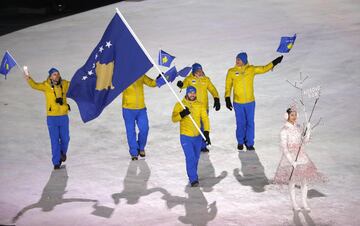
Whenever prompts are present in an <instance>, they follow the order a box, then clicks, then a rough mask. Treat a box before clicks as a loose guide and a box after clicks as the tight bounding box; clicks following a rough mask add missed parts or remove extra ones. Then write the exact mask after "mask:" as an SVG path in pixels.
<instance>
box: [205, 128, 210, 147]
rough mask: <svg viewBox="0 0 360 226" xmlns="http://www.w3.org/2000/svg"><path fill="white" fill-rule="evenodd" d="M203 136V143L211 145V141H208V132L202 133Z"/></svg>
mask: <svg viewBox="0 0 360 226" xmlns="http://www.w3.org/2000/svg"><path fill="white" fill-rule="evenodd" d="M204 136H205V138H206V139H205V142H206V145H211V141H210V136H209V131H204Z"/></svg>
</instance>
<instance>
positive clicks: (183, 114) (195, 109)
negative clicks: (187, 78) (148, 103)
mask: <svg viewBox="0 0 360 226" xmlns="http://www.w3.org/2000/svg"><path fill="white" fill-rule="evenodd" d="M182 103H183V104H184V106H185V109H184V108H183V107H182V106H181V104H180V103H176V104H175V106H174V110H173V113H172V121H173V122H180V142H181V146H182V148H183V150H184V154H185V158H186V171H187V175H188V177H189V181H190V184H191V186H192V187H195V186H198V185H199V178H198V174H197V168H198V163H199V158H200V152H201V144H202V137H201V135H200V133H199V131H198V130H197V129H196V127H195V125H194V124H193V122H192V121H191V119H190V117H189V116H188V115H190V114H191V116H192V118H193V119H194V121H195V122H196V124H197V126H200V122H201V121H202V123H203V125H204V136H205V138H206V143H207V144H211V141H210V137H209V131H210V123H209V118H208V114H207V112H206V108H205V106H204V105H203V104H201V103H200V102H198V101H197V100H196V88H195V87H193V86H188V87H187V89H186V96H185V98H184V99H183V101H182Z"/></svg>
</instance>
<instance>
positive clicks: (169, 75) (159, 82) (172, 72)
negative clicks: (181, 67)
mask: <svg viewBox="0 0 360 226" xmlns="http://www.w3.org/2000/svg"><path fill="white" fill-rule="evenodd" d="M177 75H178V72H177V70H176V67H175V66H174V67H172V68H170V69H169V70H168V71H167V72H165V74H164V76H165V78H166V80H167V81H168V82H173V81H174V80H175V78H176V77H177ZM165 83H166V82H165V81H164V78H163V77H162V76H161V77H160V78H158V79H156V85H157V86H158V87H161V86H163V85H164V84H165Z"/></svg>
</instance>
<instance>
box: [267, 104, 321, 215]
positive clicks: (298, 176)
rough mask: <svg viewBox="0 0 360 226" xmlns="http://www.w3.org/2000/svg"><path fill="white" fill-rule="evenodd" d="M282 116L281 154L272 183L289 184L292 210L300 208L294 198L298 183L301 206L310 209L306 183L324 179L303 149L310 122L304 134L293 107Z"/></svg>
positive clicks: (309, 131) (309, 129) (307, 137)
mask: <svg viewBox="0 0 360 226" xmlns="http://www.w3.org/2000/svg"><path fill="white" fill-rule="evenodd" d="M284 117H285V119H287V120H286V123H285V125H284V126H283V127H282V129H281V131H280V149H281V151H282V156H281V161H280V163H279V166H278V168H277V171H276V173H275V177H274V183H275V184H288V185H289V192H290V199H291V202H292V207H293V210H294V211H299V210H300V208H299V206H298V205H297V203H296V199H295V185H300V186H301V196H302V197H301V198H302V204H303V208H304V209H305V210H306V211H310V207H309V205H308V203H307V192H308V183H311V182H318V181H323V180H324V178H323V176H322V175H321V174H320V173H319V172H318V170H317V168H316V166H315V164H314V163H313V162H312V161H311V160H310V158H309V156H308V155H307V154H306V153H305V151H304V144H305V143H308V142H309V140H310V133H311V126H310V123H308V124H307V126H306V128H305V134H304V132H303V131H304V128H302V127H301V126H300V125H299V124H297V123H296V121H297V118H298V114H297V110H296V109H295V108H294V107H293V108H289V109H287V111H286V113H285V115H284ZM299 150H300V151H299ZM298 153H299V154H298ZM297 155H298V157H297V158H296V156H297ZM293 169H294V171H293ZM292 171H293V173H292V176H291V179H290V175H291V172H292Z"/></svg>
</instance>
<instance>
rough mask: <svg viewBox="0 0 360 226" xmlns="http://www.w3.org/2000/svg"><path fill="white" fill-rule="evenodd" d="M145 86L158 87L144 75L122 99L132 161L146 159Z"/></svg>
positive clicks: (130, 87)
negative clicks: (137, 132)
mask: <svg viewBox="0 0 360 226" xmlns="http://www.w3.org/2000/svg"><path fill="white" fill-rule="evenodd" d="M144 85H147V86H149V87H156V81H155V80H153V79H151V78H149V77H148V76H147V75H143V76H141V77H140V78H139V79H138V80H136V81H135V82H134V83H133V84H131V85H130V86H129V87H128V88H126V89H125V90H124V92H123V98H122V108H123V118H124V121H125V127H126V136H127V140H128V144H129V152H130V155H131V159H132V160H137V159H138V155H140V156H141V157H145V146H146V141H147V136H148V132H149V120H148V116H147V112H146V106H145V97H144ZM135 123H136V124H137V126H138V128H139V134H138V136H137V135H136V130H135Z"/></svg>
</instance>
